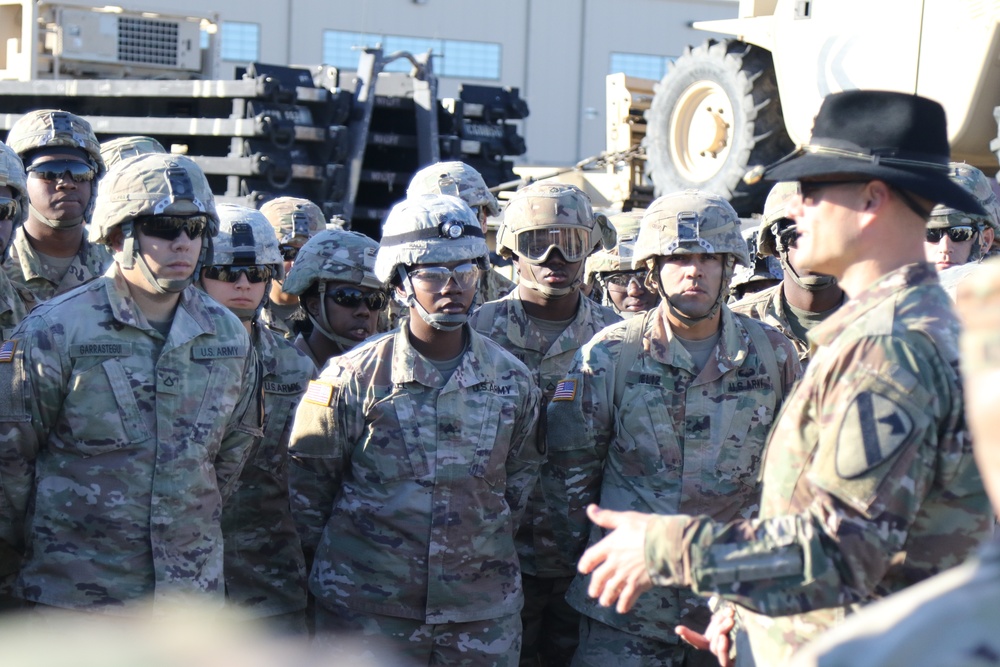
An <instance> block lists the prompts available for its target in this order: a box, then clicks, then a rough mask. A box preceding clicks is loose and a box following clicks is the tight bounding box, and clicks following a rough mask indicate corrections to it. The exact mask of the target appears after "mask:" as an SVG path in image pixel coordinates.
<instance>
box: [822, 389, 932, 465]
mask: <svg viewBox="0 0 1000 667" xmlns="http://www.w3.org/2000/svg"><path fill="white" fill-rule="evenodd" d="M912 433H913V419H912V418H911V417H910V415H909V414H907V412H906V411H905V410H904V409H903V408H902V407H901V406H900V405H899V404H898V403H896V402H895V401H893V400H891V399H889V398H887V397H886V396H883V395H882V394H878V393H875V392H864V393H861V394H858V395H857V396H855V397H854V400H853V401H851V404H850V406H848V408H847V410H846V411H845V412H844V420H843V422H842V423H841V427H840V433H839V435H838V438H837V474H838V475H840V476H841V477H843V478H844V479H851V478H852V477H857V476H858V475H861V474H862V473H864V472H865V471H867V470H871V469H872V468H874V467H875V466H877V465H878V464H879V463H881V462H882V461H885V460H886V459H888V458H889V457H891V456H892V455H893V454H894V453H895V452H896V451H897V450H898V449H899V448H900V447H902V446H903V445H904V444H906V442H907V441H908V440H909V439H910V436H911V434H912Z"/></svg>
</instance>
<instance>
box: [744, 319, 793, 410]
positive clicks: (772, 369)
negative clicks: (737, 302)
mask: <svg viewBox="0 0 1000 667" xmlns="http://www.w3.org/2000/svg"><path fill="white" fill-rule="evenodd" d="M740 321H741V322H743V327H744V328H745V329H746V330H747V333H748V334H750V340H751V341H752V342H753V346H754V348H755V349H756V350H757V356H758V357H760V359H761V361H763V362H764V368H765V369H766V370H767V376H768V377H769V378H770V380H771V386H772V387H774V400H775V402H774V409H775V412H777V410H778V408H780V407H781V402H782V400H783V399H784V393H785V392H784V389H785V388H784V385H783V383H782V381H781V380H782V378H781V369H780V368H778V356H777V355H776V354H775V353H774V346H773V345H771V341H770V340H769V339H768V337H767V333H766V332H765V331H764V327H762V326H761V325H760V322H758V321H757V320H755V319H753V318H751V317H746V316H744V317H741V318H740Z"/></svg>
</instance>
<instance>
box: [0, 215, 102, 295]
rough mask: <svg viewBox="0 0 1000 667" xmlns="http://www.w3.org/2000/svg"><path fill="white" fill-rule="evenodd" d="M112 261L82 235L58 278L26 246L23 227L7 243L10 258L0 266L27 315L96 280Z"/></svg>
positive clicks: (51, 269) (53, 270) (53, 271)
mask: <svg viewBox="0 0 1000 667" xmlns="http://www.w3.org/2000/svg"><path fill="white" fill-rule="evenodd" d="M112 261H113V258H112V257H111V253H109V252H108V250H107V248H105V247H104V246H103V245H98V244H95V243H91V242H90V241H88V240H87V237H86V234H84V238H83V240H82V241H81V242H80V250H79V252H78V253H77V255H76V257H75V258H73V263H72V264H70V265H69V268H67V269H66V273H65V274H64V275H63V276H62V278H60V277H59V276H58V275H56V274H55V269H54V268H53V267H50V266H48V265H46V263H45V260H44V258H43V257H42V256H41V255H39V254H38V252H37V251H36V250H35V249H34V248H33V247H32V246H31V243H29V242H28V237H27V235H26V234H25V233H24V227H18V228H17V229H16V230H15V231H14V238H13V239H12V240H11V242H10V256H9V257H7V260H6V261H5V262H4V263H3V270H4V271H5V272H6V273H7V277H8V278H10V281H11V282H12V283H13V284H14V286H15V287H16V288H17V290H18V292H19V293H20V295H21V298H22V299H23V300H24V305H25V308H26V309H27V310H28V312H31V309H32V308H34V307H35V306H36V305H38V304H39V303H42V302H43V301H48V300H49V299H51V298H52V297H54V296H59V295H60V294H65V293H66V292H68V291H70V290H71V289H73V288H74V287H79V286H80V285H83V284H86V283H89V282H90V281H91V280H93V279H94V278H97V277H98V276H100V275H101V274H103V273H104V272H105V271H106V270H107V269H108V267H109V266H111V263H112Z"/></svg>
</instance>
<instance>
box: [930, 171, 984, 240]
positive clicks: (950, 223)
mask: <svg viewBox="0 0 1000 667" xmlns="http://www.w3.org/2000/svg"><path fill="white" fill-rule="evenodd" d="M949 167H950V168H951V171H950V176H951V180H952V181H953V182H955V183H957V184H958V185H960V186H962V187H963V188H964V189H965V190H966V191H967V192H969V194H971V195H972V196H973V197H975V198H976V201H978V202H979V204H980V205H981V206H982V207H983V208H984V209H986V213H987V215H986V216H982V215H975V214H970V213H965V212H963V211H959V210H957V209H954V208H950V207H947V206H941V205H939V206H935V207H934V210H932V211H931V217H930V220H929V221H928V223H927V227H928V228H931V229H935V228H943V227H955V226H957V225H969V224H973V223H983V224H986V225H989V226H990V227H992V228H993V230H994V232H996V233H998V234H1000V200H998V199H997V196H996V193H995V192H993V188H992V187H990V181H989V178H988V177H987V176H986V174H984V173H983V172H982V171H980V170H979V169H977V168H975V167H973V166H972V165H969V164H965V163H963V162H952V163H950V164H949Z"/></svg>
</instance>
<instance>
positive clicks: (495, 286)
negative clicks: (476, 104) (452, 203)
mask: <svg viewBox="0 0 1000 667" xmlns="http://www.w3.org/2000/svg"><path fill="white" fill-rule="evenodd" d="M419 195H454V196H455V197H458V198H459V199H461V200H462V201H464V202H465V203H466V204H468V205H469V208H471V209H472V210H473V211H475V213H476V218H477V219H478V220H479V224H480V226H481V227H482V228H483V229H486V219H487V218H491V217H493V218H495V217H497V216H498V215H500V205H499V204H498V203H497V198H496V197H494V196H493V193H492V192H490V189H489V187H487V185H486V181H484V180H483V176H482V174H480V173H479V172H478V171H476V170H475V169H473V168H472V167H470V166H469V165H467V164H465V163H464V162H438V163H436V164H432V165H430V166H429V167H424V168H423V169H421V170H420V171H418V172H417V173H416V174H414V175H413V178H412V179H411V180H410V185H409V187H407V188H406V196H407V197H416V196H419ZM513 289H514V283H513V282H511V281H510V280H507V278H505V277H503V276H502V275H501V274H499V273H497V272H496V271H484V272H483V275H482V277H481V278H480V280H479V290H478V291H477V293H476V300H475V301H473V302H472V308H473V310H475V309H476V308H478V307H479V306H481V305H482V304H484V303H486V302H487V301H493V300H494V299H500V298H503V297H505V296H507V295H508V294H510V293H511V291H512V290H513Z"/></svg>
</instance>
